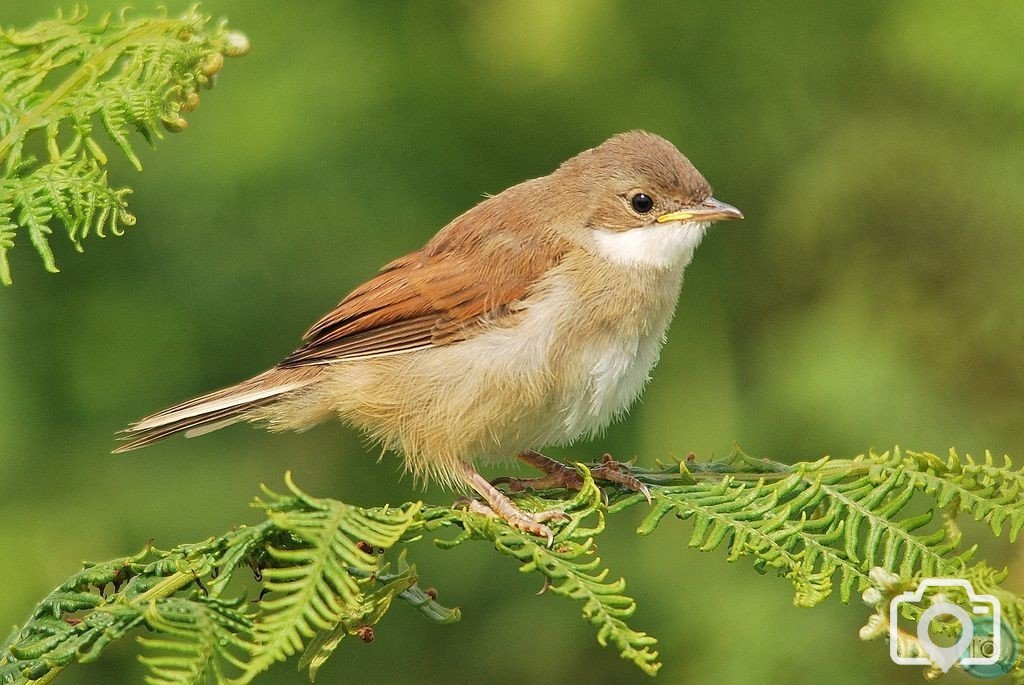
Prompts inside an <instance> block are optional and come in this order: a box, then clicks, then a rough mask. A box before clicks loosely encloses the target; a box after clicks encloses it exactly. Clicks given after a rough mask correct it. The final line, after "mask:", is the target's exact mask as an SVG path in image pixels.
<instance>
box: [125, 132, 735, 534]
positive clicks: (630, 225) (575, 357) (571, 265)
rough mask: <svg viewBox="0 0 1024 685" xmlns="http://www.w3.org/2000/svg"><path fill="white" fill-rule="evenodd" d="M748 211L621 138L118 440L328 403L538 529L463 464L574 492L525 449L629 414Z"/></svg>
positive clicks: (644, 142) (425, 473)
mask: <svg viewBox="0 0 1024 685" xmlns="http://www.w3.org/2000/svg"><path fill="white" fill-rule="evenodd" d="M742 217H743V215H742V214H741V213H740V211H739V210H737V209H736V208H735V207H732V206H730V205H727V204H725V203H723V202H719V201H718V200H716V199H714V198H713V197H712V196H711V188H710V186H708V183H707V181H705V180H704V177H703V176H701V174H700V172H698V171H697V170H696V169H695V168H694V167H693V165H692V164H690V162H689V161H688V160H687V159H686V158H685V157H684V156H683V155H682V154H680V153H679V151H678V150H677V149H676V148H675V147H674V146H673V145H672V144H671V143H669V142H668V141H667V140H665V139H664V138H661V137H659V136H656V135H653V134H651V133H646V132H643V131H631V132H629V133H622V134H619V135H617V136H614V137H612V138H610V139H609V140H607V141H605V142H604V143H602V144H601V145H599V146H598V147H596V148H593V149H590V150H586V151H584V152H581V153H580V154H578V155H576V156H575V157H573V158H572V159H570V160H568V161H567V162H565V163H564V164H562V165H561V166H560V167H559V168H558V169H557V170H556V171H554V172H553V173H551V174H550V175H548V176H543V177H541V178H535V179H532V180H529V181H524V182H523V183H520V184H519V185H516V186H513V187H511V188H509V189H508V190H505V191H504V192H502V193H500V194H498V195H495V196H494V197H490V198H488V199H486V200H484V201H483V202H481V203H480V204H478V205H477V206H475V207H473V208H472V209H470V210H469V211H468V212H466V213H465V214H462V215H461V216H459V217H457V218H456V219H455V220H453V221H452V222H451V223H449V224H448V225H447V226H445V227H444V228H443V229H441V231H440V232H439V233H438V234H437V235H435V236H434V237H433V238H432V239H431V240H430V241H429V242H428V243H427V244H426V245H425V246H424V247H423V248H422V249H420V250H417V251H416V252H413V253H411V254H409V255H406V256H404V257H401V258H399V259H396V260H395V261H393V262H391V263H390V264H388V265H386V266H385V267H384V268H383V269H381V271H380V273H378V274H377V275H376V276H375V277H373V278H372V279H370V280H369V281H367V282H366V283H364V284H363V285H361V286H359V287H358V288H356V289H355V290H354V291H352V292H351V293H350V294H349V295H348V296H347V297H346V298H345V299H344V300H342V301H341V303H340V304H339V305H338V306H337V307H336V308H335V309H334V310H333V311H331V312H330V313H329V314H327V315H326V316H325V317H323V318H322V319H320V321H318V322H317V323H316V324H314V325H313V327H312V328H310V329H309V331H307V332H306V335H305V337H304V340H305V344H304V345H303V346H302V347H300V348H299V349H298V350H296V351H295V352H293V353H292V354H291V355H290V356H288V357H287V358H285V359H284V361H282V362H281V363H279V364H278V365H277V366H275V367H274V368H272V369H270V370H269V371H265V372H263V373H261V374H259V375H258V376H255V377H253V378H250V379H249V380H247V381H243V382H242V383H239V384H238V385H233V386H231V387H229V388H225V389H223V390H218V391H216V392H212V393H210V394H208V395H203V396H201V397H197V398H195V399H192V400H189V401H187V402H183V403H182V404H178V405H176V406H173V407H171V408H170V409H165V410H164V411H161V412H159V413H157V414H153V415H152V416H148V417H146V418H144V419H142V420H140V421H138V422H137V423H134V424H132V425H131V426H129V427H128V428H127V429H126V430H125V431H123V433H124V439H125V440H127V441H128V442H127V443H126V444H125V445H123V446H121V447H120V448H119V449H118V450H117V451H118V452H124V451H127V450H132V449H136V448H138V447H143V446H144V445H148V444H150V443H152V442H154V441H156V440H160V439H162V438H165V437H167V436H169V435H171V434H173V433H178V432H181V431H184V432H185V434H186V435H187V436H189V437H192V436H195V435H202V434H203V433H208V432H210V431H214V430H217V429H219V428H223V427H224V426H228V425H231V424H233V423H238V422H240V421H250V422H262V423H265V424H267V426H268V427H269V428H270V430H275V431H279V430H286V429H293V430H303V429H306V428H309V427H311V426H313V425H314V424H317V423H319V422H321V421H323V420H325V419H327V418H329V417H330V416H332V415H335V414H336V415H338V416H340V417H341V419H342V420H344V421H345V422H347V423H349V424H351V425H353V426H355V427H356V428H358V429H360V430H361V431H363V432H364V433H366V434H367V435H368V436H370V437H371V438H373V439H374V440H375V441H377V442H379V443H380V444H381V445H382V446H383V447H384V448H385V449H390V450H394V451H395V452H398V453H399V454H400V455H402V456H403V457H404V459H405V465H406V467H407V469H408V470H410V471H412V472H413V473H414V474H415V475H416V476H419V477H423V478H431V479H435V480H438V481H440V482H441V483H443V484H445V485H447V486H449V487H454V488H462V489H467V488H471V489H473V490H475V491H476V492H477V493H479V494H480V495H481V496H482V497H483V499H484V500H485V501H486V503H487V507H483V505H480V504H477V505H476V508H477V509H484V510H487V511H489V512H490V513H493V514H495V515H497V516H500V517H502V518H503V519H505V520H507V521H508V522H509V523H510V524H512V525H513V526H516V527H517V528H519V529H521V530H525V531H529V532H531V533H534V534H537V535H544V536H547V537H548V538H549V539H550V537H551V530H550V529H549V528H548V527H547V526H546V525H545V522H546V521H549V520H551V519H553V518H557V517H558V516H559V515H560V512H558V511H547V512H539V513H528V512H525V511H522V510H521V509H519V508H518V507H516V506H515V505H514V504H513V503H512V502H511V501H510V500H509V499H508V497H506V496H505V495H504V494H503V493H502V492H501V491H499V490H498V489H497V488H495V487H494V485H492V484H491V483H489V482H488V481H487V480H485V479H484V478H483V477H482V476H481V475H480V474H479V473H478V472H477V470H476V467H475V464H477V463H480V462H494V461H500V460H507V459H510V458H512V457H517V456H518V458H519V459H522V460H523V461H525V462H527V463H529V464H531V465H533V466H535V467H537V468H540V469H541V470H543V471H546V472H547V473H548V478H547V479H546V481H547V482H557V483H560V484H565V485H573V484H574V483H573V478H574V476H575V471H573V470H572V469H570V468H569V467H568V466H566V465H563V464H561V463H559V462H556V461H554V460H551V459H548V458H547V457H544V456H543V455H541V454H539V453H538V452H535V451H534V450H535V449H538V448H540V447H543V446H544V445H556V444H567V443H571V442H573V441H574V440H577V439H578V438H580V437H584V436H593V435H595V434H597V433H599V432H600V431H601V430H602V429H604V428H605V427H606V426H607V425H608V424H609V423H611V422H612V421H613V420H614V419H616V418H617V417H620V416H621V415H623V414H624V413H625V412H626V411H627V410H628V408H629V406H630V405H631V404H632V403H633V401H634V400H635V399H636V398H637V397H638V396H639V394H640V392H641V390H642V389H643V387H644V384H645V383H646V382H647V380H648V374H649V372H650V370H651V369H652V368H653V367H654V365H655V364H656V363H657V361H658V356H659V353H660V351H661V346H662V344H663V343H664V341H665V334H666V331H667V329H668V325H669V322H670V321H671V319H672V315H673V313H674V310H675V307H676V302H677V300H678V298H679V291H680V287H681V285H682V280H683V270H684V269H685V268H686V266H687V265H688V264H689V263H690V259H691V258H692V257H693V252H694V250H695V249H696V248H697V246H698V244H699V243H700V241H701V239H702V238H703V237H704V233H705V231H706V230H707V228H708V226H710V225H711V223H712V222H714V221H721V220H730V219H741V218H742ZM608 471H609V473H610V474H611V475H614V472H615V469H614V468H609V469H608ZM539 480H545V479H539Z"/></svg>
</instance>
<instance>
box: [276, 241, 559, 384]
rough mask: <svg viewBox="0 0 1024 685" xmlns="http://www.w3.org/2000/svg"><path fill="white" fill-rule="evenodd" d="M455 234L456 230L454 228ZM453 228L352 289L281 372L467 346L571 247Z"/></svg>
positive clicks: (309, 333) (307, 336) (507, 312)
mask: <svg viewBox="0 0 1024 685" xmlns="http://www.w3.org/2000/svg"><path fill="white" fill-rule="evenodd" d="M453 229H454V230H453ZM459 229H460V227H458V226H452V227H450V228H449V229H446V231H445V232H442V233H441V234H439V235H438V236H437V237H436V238H435V239H434V240H433V241H431V242H430V243H428V244H427V246H426V247H424V248H423V249H421V250H418V251H416V252H413V253H411V254H409V255H406V256H404V257H401V258H399V259H396V260H395V261H393V262H391V263H390V264H388V265H386V266H385V267H384V268H383V269H381V271H380V272H379V273H378V274H377V275H376V276H375V277H374V278H372V279H371V280H369V281H367V282H366V283H364V284H363V285H362V286H360V287H358V288H356V289H355V290H354V291H352V292H351V293H350V294H349V295H348V297H346V298H345V299H344V300H342V301H341V302H340V303H339V304H338V306H337V307H335V308H334V309H333V310H332V311H331V312H330V313H328V314H327V315H326V316H324V317H323V318H322V319H320V320H319V321H318V322H317V323H315V324H314V325H313V327H312V328H310V329H309V330H308V331H307V332H306V334H305V336H304V337H303V338H304V340H305V341H306V343H305V344H304V345H303V346H302V347H300V348H299V349H298V350H296V351H295V352H293V353H292V354H291V355H289V356H288V357H287V358H286V359H285V360H284V361H282V362H281V363H280V364H279V365H278V366H280V367H285V368H286V367H296V366H309V365H314V364H329V363H332V362H336V361H344V360H351V359H356V358H367V357H378V356H383V355H390V354H395V353H400V352H408V351H410V350H415V349H421V348H425V347H436V346H439V345H449V344H452V343H455V342H458V341H460V340H465V339H467V338H469V337H471V336H472V335H474V334H475V333H477V332H479V331H480V330H482V329H483V328H484V325H483V324H489V323H500V322H502V321H503V320H505V319H508V317H511V316H514V315H515V313H516V311H518V309H517V307H516V303H518V302H520V301H521V300H523V299H524V298H525V297H527V296H528V293H529V290H530V288H531V286H532V285H533V284H534V283H536V282H537V281H538V280H539V279H540V278H541V277H542V276H543V275H544V273H546V272H547V271H548V269H550V268H551V267H552V266H554V265H555V264H557V262H558V261H559V260H560V259H561V257H562V255H563V254H564V253H565V251H566V249H567V246H565V245H557V244H556V245H553V244H551V243H550V240H547V239H544V238H542V237H540V236H536V235H534V236H530V235H522V234H521V233H519V232H508V231H493V232H491V233H490V234H489V235H484V234H481V233H479V232H478V231H473V230H472V229H461V230H459Z"/></svg>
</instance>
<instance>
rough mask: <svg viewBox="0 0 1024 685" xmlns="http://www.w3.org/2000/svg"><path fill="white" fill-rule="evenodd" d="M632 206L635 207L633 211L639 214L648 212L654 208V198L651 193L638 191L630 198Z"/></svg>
mask: <svg viewBox="0 0 1024 685" xmlns="http://www.w3.org/2000/svg"><path fill="white" fill-rule="evenodd" d="M629 204H630V206H632V207H633V211H634V212H636V213H637V214H646V213H647V212H649V211H651V210H652V209H654V200H652V199H651V197H650V196H649V195H645V194H644V193H637V194H636V195H634V196H633V197H631V198H630V199H629Z"/></svg>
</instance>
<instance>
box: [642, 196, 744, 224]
mask: <svg viewBox="0 0 1024 685" xmlns="http://www.w3.org/2000/svg"><path fill="white" fill-rule="evenodd" d="M742 218H743V212H741V211H740V210H738V209H736V208H735V207H733V206H732V205H727V204H725V203H724V202H722V201H720V200H716V199H715V198H713V197H709V198H708V199H706V200H704V201H703V202H701V203H700V204H699V205H696V206H694V207H687V208H686V209H681V210H679V211H678V212H669V213H668V214H662V215H661V216H659V217H658V219H657V221H658V223H659V224H663V223H665V222H667V221H733V220H735V219H742Z"/></svg>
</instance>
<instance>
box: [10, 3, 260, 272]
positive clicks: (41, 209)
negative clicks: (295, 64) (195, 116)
mask: <svg viewBox="0 0 1024 685" xmlns="http://www.w3.org/2000/svg"><path fill="white" fill-rule="evenodd" d="M85 18H86V16H85V12H84V11H76V12H75V13H73V14H72V15H71V16H69V17H61V16H59V15H58V18H57V19H54V20H51V21H44V22H40V23H38V24H36V25H35V26H33V27H31V28H29V29H26V30H23V31H17V30H13V29H7V30H0V163H2V164H3V173H2V175H0V282H2V283H4V284H10V282H11V274H10V264H9V262H8V256H7V253H8V252H9V251H10V250H11V249H12V248H13V246H14V235H15V233H16V231H17V230H18V229H22V230H24V231H25V232H26V233H27V234H28V238H29V241H30V242H31V243H32V244H33V246H34V247H35V248H36V251H37V252H39V255H40V257H41V258H42V260H43V266H44V267H45V268H46V270H47V271H50V272H57V271H58V269H57V265H56V260H55V259H54V256H53V251H52V248H51V247H50V240H49V236H50V234H51V233H52V231H53V224H54V221H55V220H59V221H60V223H61V224H63V226H64V228H65V230H66V232H67V234H68V237H69V238H70V239H71V241H72V243H73V244H74V246H75V249H76V250H78V251H81V250H82V243H81V241H82V239H84V238H85V237H86V236H88V235H89V234H90V233H92V232H95V233H96V235H98V236H100V237H102V236H104V235H105V233H106V231H108V230H109V231H110V232H111V233H113V234H115V235H120V233H121V226H131V225H133V224H134V223H135V217H134V216H133V215H132V214H131V213H130V212H129V211H128V207H127V201H126V196H127V195H128V194H129V193H130V192H131V191H130V190H129V189H128V188H124V187H120V188H115V187H113V186H111V185H110V183H109V181H108V179H107V174H106V171H105V170H104V169H103V167H104V166H105V165H106V164H107V155H106V153H105V152H103V149H102V148H101V146H100V144H99V141H97V140H96V138H95V137H94V136H93V130H94V126H95V125H96V124H97V123H98V124H99V125H101V126H102V128H103V129H104V130H105V132H106V135H107V137H108V138H109V139H110V140H111V141H113V143H114V144H115V145H116V146H117V147H118V148H119V149H120V150H121V151H122V153H123V154H124V155H125V157H126V158H127V159H128V160H129V161H130V162H131V163H132V165H133V166H134V167H135V168H136V169H139V170H141V169H142V162H141V160H140V159H139V156H138V154H137V153H136V152H135V150H134V148H133V147H132V143H131V138H132V134H133V133H140V134H141V135H142V137H143V138H145V140H146V141H147V142H149V143H150V144H152V143H155V141H156V140H157V139H159V138H161V137H162V134H161V132H160V127H161V126H162V127H163V128H165V129H166V130H169V131H181V130H183V129H184V128H185V127H186V125H187V122H186V120H185V119H184V117H183V114H184V113H187V112H190V111H192V110H193V109H195V107H196V106H197V105H198V102H199V89H200V88H202V87H205V86H212V83H213V81H212V79H213V77H214V75H215V74H216V73H217V72H218V71H219V70H220V68H221V66H222V65H223V62H224V56H236V55H242V54H245V52H247V50H248V43H247V41H246V39H245V38H244V36H242V35H241V34H238V33H232V32H229V31H228V30H227V28H226V26H225V25H224V24H223V23H219V24H211V23H210V17H208V16H206V15H204V14H202V13H200V12H199V10H198V8H196V7H194V8H192V9H191V10H189V11H188V12H186V13H185V14H184V15H183V16H181V17H179V18H170V17H167V16H161V17H156V18H139V19H128V18H127V17H126V16H124V15H122V16H120V17H118V18H117V19H111V18H110V17H109V16H105V17H103V18H102V19H101V20H100V21H99V22H98V23H96V24H93V25H88V24H86V23H85ZM47 82H53V83H54V86H53V87H52V89H49V90H47V89H44V86H45V84H46V83H47ZM34 149H39V150H45V151H46V158H45V159H37V158H36V156H34V155H31V154H25V150H34Z"/></svg>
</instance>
